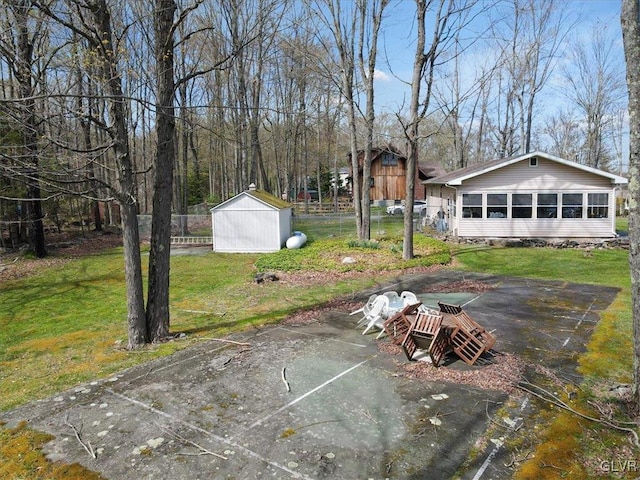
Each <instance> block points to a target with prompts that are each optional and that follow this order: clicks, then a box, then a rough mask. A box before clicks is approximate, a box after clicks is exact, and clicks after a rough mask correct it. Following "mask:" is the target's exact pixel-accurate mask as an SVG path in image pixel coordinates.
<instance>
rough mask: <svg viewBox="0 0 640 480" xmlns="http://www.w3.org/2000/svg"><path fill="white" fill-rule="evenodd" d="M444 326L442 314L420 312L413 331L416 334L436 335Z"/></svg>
mask: <svg viewBox="0 0 640 480" xmlns="http://www.w3.org/2000/svg"><path fill="white" fill-rule="evenodd" d="M441 326H442V315H433V314H431V313H427V312H418V315H416V320H415V322H414V323H413V326H412V327H411V331H412V332H413V333H414V334H416V335H421V336H429V337H434V336H436V334H437V333H438V332H439V331H440V327H441Z"/></svg>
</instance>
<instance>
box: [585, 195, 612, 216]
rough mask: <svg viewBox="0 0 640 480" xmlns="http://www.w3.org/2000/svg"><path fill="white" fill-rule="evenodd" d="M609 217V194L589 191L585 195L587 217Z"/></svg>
mask: <svg viewBox="0 0 640 480" xmlns="http://www.w3.org/2000/svg"><path fill="white" fill-rule="evenodd" d="M608 217H609V194H608V193H589V194H588V195H587V218H608Z"/></svg>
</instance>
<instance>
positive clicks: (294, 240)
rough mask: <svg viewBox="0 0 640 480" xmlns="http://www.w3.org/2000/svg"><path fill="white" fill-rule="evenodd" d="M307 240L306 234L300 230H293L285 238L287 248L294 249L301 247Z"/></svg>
mask: <svg viewBox="0 0 640 480" xmlns="http://www.w3.org/2000/svg"><path fill="white" fill-rule="evenodd" d="M306 241H307V236H306V235H305V234H304V233H302V232H298V231H296V232H293V236H291V237H289V238H288V239H287V248H289V249H295V248H300V247H302V246H303V245H304V244H305V243H306Z"/></svg>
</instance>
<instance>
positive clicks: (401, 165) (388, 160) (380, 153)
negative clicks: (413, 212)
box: [349, 145, 433, 206]
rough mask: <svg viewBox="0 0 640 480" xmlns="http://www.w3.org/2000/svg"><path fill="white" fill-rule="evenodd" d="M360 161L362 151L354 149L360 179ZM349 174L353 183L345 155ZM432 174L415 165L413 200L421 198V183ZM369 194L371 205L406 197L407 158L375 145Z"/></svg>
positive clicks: (396, 151)
mask: <svg viewBox="0 0 640 480" xmlns="http://www.w3.org/2000/svg"><path fill="white" fill-rule="evenodd" d="M363 164H364V151H363V150H361V151H359V152H358V168H359V171H360V178H361V177H362V169H363ZM349 165H350V169H349V171H350V173H351V175H350V177H349V183H350V186H351V183H352V182H353V167H352V166H351V154H349ZM432 176H433V175H429V172H428V171H427V170H426V169H420V168H419V166H416V178H415V192H414V199H416V200H424V198H425V188H424V186H423V185H422V184H421V182H422V181H424V180H427V179H428V178H430V177H432ZM369 188H370V190H369V195H370V199H371V202H372V203H373V204H374V205H382V206H384V205H392V204H394V203H400V202H401V201H402V200H404V199H405V198H406V196H407V157H406V156H405V155H403V154H402V153H401V152H400V151H399V150H397V149H396V148H394V147H393V146H390V145H389V146H386V147H376V148H374V149H372V150H371V176H370V178H369Z"/></svg>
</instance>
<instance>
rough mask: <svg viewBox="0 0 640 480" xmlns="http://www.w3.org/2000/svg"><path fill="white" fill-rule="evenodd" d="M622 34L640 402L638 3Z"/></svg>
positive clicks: (630, 1)
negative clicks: (627, 108) (627, 117)
mask: <svg viewBox="0 0 640 480" xmlns="http://www.w3.org/2000/svg"><path fill="white" fill-rule="evenodd" d="M621 23H622V37H623V42H624V53H625V59H626V62H627V87H628V89H629V176H630V179H629V267H630V270H631V299H632V316H633V399H634V402H635V404H636V407H637V406H639V405H640V6H639V5H638V0H623V1H622V12H621Z"/></svg>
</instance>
